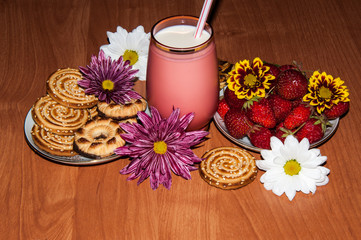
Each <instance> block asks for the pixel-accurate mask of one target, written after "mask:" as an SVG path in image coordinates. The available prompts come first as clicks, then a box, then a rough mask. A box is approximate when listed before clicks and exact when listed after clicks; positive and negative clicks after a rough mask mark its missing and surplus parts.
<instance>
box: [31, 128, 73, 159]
mask: <svg viewBox="0 0 361 240" xmlns="http://www.w3.org/2000/svg"><path fill="white" fill-rule="evenodd" d="M31 136H32V138H33V141H34V143H35V145H36V146H38V147H39V148H40V149H41V150H44V151H45V152H48V153H50V154H53V155H56V156H66V157H70V156H74V155H76V152H75V151H74V150H73V141H74V136H73V135H71V136H66V135H58V134H55V133H52V132H49V131H46V130H45V129H43V128H41V127H39V125H37V124H34V126H33V128H32V129H31Z"/></svg>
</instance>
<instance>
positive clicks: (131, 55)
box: [123, 50, 139, 65]
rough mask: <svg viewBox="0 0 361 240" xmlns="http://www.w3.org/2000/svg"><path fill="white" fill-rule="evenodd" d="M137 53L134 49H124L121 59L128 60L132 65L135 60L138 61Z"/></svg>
mask: <svg viewBox="0 0 361 240" xmlns="http://www.w3.org/2000/svg"><path fill="white" fill-rule="evenodd" d="M138 57H139V56H138V53H137V52H136V51H133V50H125V52H124V55H123V60H124V61H127V60H128V61H129V62H130V65H134V64H135V63H136V62H138Z"/></svg>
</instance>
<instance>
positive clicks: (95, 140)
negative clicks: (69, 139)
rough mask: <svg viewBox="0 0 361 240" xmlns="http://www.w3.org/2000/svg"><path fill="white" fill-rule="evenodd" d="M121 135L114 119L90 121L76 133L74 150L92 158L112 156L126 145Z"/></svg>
mask: <svg viewBox="0 0 361 240" xmlns="http://www.w3.org/2000/svg"><path fill="white" fill-rule="evenodd" d="M121 133H123V131H122V130H121V128H120V126H119V123H118V122H117V121H114V120H113V119H110V118H108V119H101V118H99V119H96V120H92V121H89V122H87V123H86V124H85V125H84V126H83V127H81V128H79V129H78V130H77V131H76V132H75V134H74V150H75V151H76V152H78V153H79V154H81V155H83V156H86V157H90V158H103V157H107V156H110V155H112V154H113V153H114V150H115V149H116V148H118V147H121V146H124V144H125V141H124V140H123V139H122V138H121V137H120V134H121Z"/></svg>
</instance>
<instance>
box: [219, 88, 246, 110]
mask: <svg viewBox="0 0 361 240" xmlns="http://www.w3.org/2000/svg"><path fill="white" fill-rule="evenodd" d="M224 99H225V100H226V102H227V104H228V106H229V108H234V109H241V108H242V107H243V104H244V103H245V102H246V99H239V98H238V97H237V95H236V94H235V93H234V91H232V90H230V89H229V88H228V87H227V88H226V90H225V91H224Z"/></svg>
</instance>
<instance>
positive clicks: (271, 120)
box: [247, 98, 276, 128]
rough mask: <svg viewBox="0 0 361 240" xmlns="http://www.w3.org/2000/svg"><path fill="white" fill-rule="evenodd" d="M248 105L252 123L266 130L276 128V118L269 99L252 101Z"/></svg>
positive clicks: (248, 113) (248, 114)
mask: <svg viewBox="0 0 361 240" xmlns="http://www.w3.org/2000/svg"><path fill="white" fill-rule="evenodd" d="M247 104H248V109H247V116H248V118H249V119H250V120H251V121H252V122H254V123H257V124H260V125H261V126H263V127H266V128H274V127H275V126H276V118H275V115H274V113H273V111H272V108H271V105H270V103H269V101H268V99H267V98H261V99H258V98H256V99H251V100H249V101H248V102H247Z"/></svg>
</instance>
